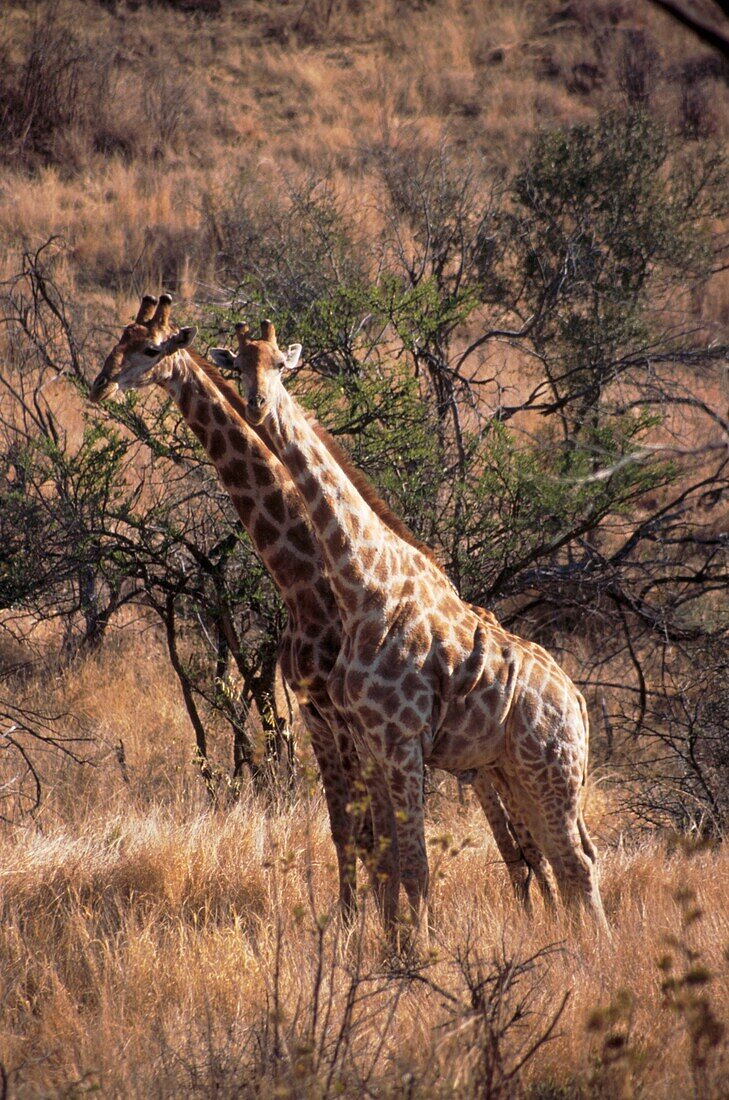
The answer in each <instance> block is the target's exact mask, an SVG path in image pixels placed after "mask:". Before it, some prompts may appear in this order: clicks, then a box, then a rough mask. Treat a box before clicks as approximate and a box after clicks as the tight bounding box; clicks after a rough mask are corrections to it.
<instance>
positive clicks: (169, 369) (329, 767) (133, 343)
mask: <svg viewBox="0 0 729 1100" xmlns="http://www.w3.org/2000/svg"><path fill="white" fill-rule="evenodd" d="M171 305H172V299H171V298H170V296H169V295H161V296H160V299H159V301H157V299H156V298H154V297H153V296H151V295H145V296H144V298H143V299H142V303H141V306H140V308H139V312H138V313H137V317H136V319H135V321H134V323H133V324H131V325H128V326H127V327H126V328H125V329H124V331H123V333H122V336H121V339H120V340H119V342H118V343H117V344H116V346H115V347H114V348H113V350H112V351H111V352H110V354H109V355H108V357H107V359H106V361H105V363H104V366H103V368H102V370H101V372H100V373H99V375H98V376H97V377H96V379H95V380H94V382H93V383H92V386H91V390H90V394H89V396H90V399H91V400H92V401H93V402H99V401H102V400H104V399H105V398H107V397H110V396H111V395H112V394H113V392H114V391H115V390H117V389H120V390H126V389H130V388H136V387H140V386H148V385H151V384H157V385H159V386H160V387H162V388H163V389H164V390H165V391H166V392H167V393H168V394H169V395H170V397H171V398H172V399H173V400H174V401H175V403H176V405H177V406H178V408H179V410H180V412H181V413H182V415H183V417H184V419H185V421H186V422H187V424H188V425H189V427H190V428H191V430H192V432H193V434H194V435H195V436H196V437H197V439H198V440H199V442H200V443H201V444H202V446H203V448H204V449H205V451H206V453H207V454H208V456H209V458H210V459H211V461H212V462H213V465H214V466H215V469H216V472H217V475H218V477H219V478H220V480H221V482H222V484H223V486H224V487H225V489H226V490H227V491H228V493H229V495H230V498H231V501H232V503H233V506H234V508H235V510H236V513H237V515H238V518H239V519H240V522H241V523H242V525H243V526H244V527H245V529H246V530H247V532H248V534H249V536H250V538H251V541H252V542H253V545H254V546H255V548H256V550H257V552H258V554H259V556H260V557H261V559H262V561H263V563H264V565H265V566H266V568H267V569H268V571H269V573H270V574H271V577H272V579H273V581H274V584H275V585H276V587H277V589H278V591H279V593H280V594H281V597H282V599H283V602H284V605H285V607H286V610H287V613H288V614H287V622H286V625H285V627H284V630H283V634H282V637H281V642H280V645H279V653H278V659H279V664H280V667H281V672H282V675H283V676H284V678H285V680H286V682H287V684H288V685H289V686H290V688H291V690H292V691H293V693H294V695H295V696H296V699H297V702H298V704H299V710H300V713H301V717H302V720H303V722H304V724H305V726H306V728H307V730H308V732H309V735H310V737H311V743H312V748H313V750H314V754H315V756H316V760H317V764H318V767H319V770H320V772H321V776H322V782H323V786H324V793H325V799H326V804H327V810H328V814H329V821H330V827H331V832H332V839H333V841H334V846H335V850H336V857H337V866H338V877H339V903H340V908H341V911H342V913H343V914H344V917H345V919H346V920H347V921H349V920H351V918H352V916H353V914H354V911H355V901H356V856H355V850H356V847H359V848H360V849H361V850H362V849H363V850H364V852H365V854H366V855H367V856H368V859H370V860H371V859H373V858H374V859H375V860H376V861H377V867H378V873H382V874H383V875H384V874H387V873H388V860H390V861H391V860H392V858H393V856H392V855H390V856H388V855H387V853H386V852H385V851H384V850H383V851H382V852H381V853H378V854H376V853H373V845H374V837H373V835H372V829H371V827H370V826H368V823H367V822H366V821H365V820H361V815H360V819H358V817H357V814H356V813H353V810H352V809H351V807H352V806H353V804H355V803H356V800H357V798H358V797H359V796H358V795H357V787H358V782H359V765H358V762H357V758H356V752H355V748H354V745H353V743H352V740H351V738H350V737H349V735H348V732H347V730H346V726H345V725H344V723H343V722H342V720H341V718H340V716H339V715H338V714H337V712H336V709H335V708H334V706H333V705H332V701H331V699H330V697H329V693H328V691H327V687H326V681H327V677H328V675H329V673H330V671H331V668H332V667H333V665H334V662H335V660H336V656H337V654H338V652H339V648H340V644H341V630H340V625H339V618H338V613H337V608H336V604H335V602H334V598H333V595H332V592H331V589H330V587H329V585H328V583H327V581H326V578H325V577H324V574H323V570H322V563H321V559H320V555H319V552H318V549H317V547H316V544H315V542H314V540H313V538H312V534H311V530H310V527H309V524H308V520H307V518H306V514H305V511H304V509H303V506H302V502H301V499H300V497H299V495H298V493H297V492H296V490H295V488H294V486H293V483H292V481H291V479H290V477H289V476H288V474H287V473H286V471H285V470H284V468H283V467H282V465H281V463H280V462H279V461H278V459H276V458H275V456H274V455H273V454H272V453H271V452H270V451H269V450H268V449H267V448H266V447H265V445H264V444H263V442H262V441H261V439H260V438H259V436H258V435H257V434H256V433H255V432H254V431H253V430H252V428H251V427H250V426H249V425H248V424H247V423H246V422H245V420H243V419H242V417H241V416H240V415H239V414H238V413H236V412H235V410H234V408H233V407H232V406H231V404H230V403H229V401H228V400H226V397H232V398H233V399H234V401H237V403H238V404H240V397H239V395H238V394H237V391H236V390H235V388H234V387H233V386H232V385H231V384H230V383H228V382H226V381H225V380H224V379H223V378H222V377H221V376H220V374H219V372H218V371H217V369H216V368H215V367H214V366H213V365H212V364H210V363H208V362H206V361H205V360H203V359H201V358H200V357H199V356H197V355H196V354H195V353H194V352H193V351H192V350H191V349H190V344H191V343H192V341H193V339H194V337H195V334H196V330H195V329H193V328H183V329H181V330H179V331H178V330H177V329H176V328H175V327H174V326H173V325H171V323H170V313H171ZM228 391H229V392H228ZM370 794H371V802H372V803H373V810H372V812H373V814H374V815H375V816H377V814H378V813H380V812H381V813H382V814H384V815H385V818H384V820H383V821H380V823H379V831H381V832H383V833H384V834H385V835H386V834H387V833H388V831H389V832H391V831H392V826H391V823H390V821H389V813H390V810H389V806H388V805H387V802H386V800H385V799H383V798H381V797H380V798H379V800H378V797H377V790H376V789H374V790H373V791H371V792H370Z"/></svg>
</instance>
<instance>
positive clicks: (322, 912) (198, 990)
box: [0, 634, 729, 1098]
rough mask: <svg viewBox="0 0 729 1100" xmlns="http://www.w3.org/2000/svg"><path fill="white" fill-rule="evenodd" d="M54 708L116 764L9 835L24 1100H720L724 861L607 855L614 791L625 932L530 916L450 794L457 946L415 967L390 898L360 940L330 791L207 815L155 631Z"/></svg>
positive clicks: (618, 891)
mask: <svg viewBox="0 0 729 1100" xmlns="http://www.w3.org/2000/svg"><path fill="white" fill-rule="evenodd" d="M42 691H43V692H44V696H43V698H44V699H45V703H46V705H53V706H55V707H56V708H57V709H60V708H62V707H68V708H73V709H74V710H75V712H76V713H80V714H82V715H83V719H84V723H85V729H86V731H87V732H88V733H91V734H93V735H94V736H95V737H96V739H97V744H98V750H97V752H96V754H95V755H94V756H93V763H92V765H88V766H86V767H81V766H79V765H70V764H64V765H58V766H55V767H50V766H49V767H47V768H46V771H45V775H44V782H45V784H46V790H45V794H46V797H45V801H44V805H43V808H42V810H41V811H40V813H39V815H38V817H37V819H36V820H35V821H34V822H33V821H29V822H26V823H22V822H21V823H18V824H17V825H16V826H15V827H12V828H10V827H6V829H5V831H4V833H3V835H2V838H1V840H0V897H1V899H2V900H1V902H0V907H1V909H2V914H1V919H0V987H1V994H0V1003H2V1006H3V1007H2V1024H1V1027H2V1032H1V1035H0V1063H1V1064H2V1066H3V1067H4V1072H5V1074H6V1079H7V1081H8V1087H9V1089H10V1092H9V1095H17V1096H22V1097H40V1096H51V1095H80V1094H81V1093H83V1092H84V1091H98V1092H100V1093H101V1095H104V1096H111V1097H114V1096H118V1097H122V1096H124V1097H127V1096H139V1097H149V1096H160V1097H168V1096H169V1097H172V1096H180V1095H191V1096H211V1095H216V1096H224V1097H228V1096H230V1097H232V1096H247V1095H260V1096H275V1095H277V1096H282V1095H291V1096H318V1095H362V1094H363V1093H365V1094H370V1095H411V1096H447V1095H448V1096H450V1095H453V1094H454V1093H455V1094H458V1095H463V1096H477V1095H502V1096H512V1095H514V1096H515V1095H531V1096H542V1097H543V1096H588V1095H601V1096H633V1095H635V1096H638V1095H642V1096H650V1097H656V1098H663V1097H665V1098H669V1097H671V1098H675V1097H679V1096H686V1097H688V1096H692V1095H703V1096H706V1097H714V1096H716V1097H718V1096H720V1095H721V1094H722V1088H723V1087H724V1085H725V1084H726V1081H727V1077H726V1073H727V1070H728V1069H729V1066H728V1065H727V1063H726V1060H723V1058H724V1056H723V1054H722V1050H721V1044H720V1043H719V1041H718V1040H717V1041H715V1040H714V1038H713V1036H714V1034H715V1031H712V1028H714V1029H718V1028H720V1026H721V1023H722V1021H726V1019H727V1009H728V1008H729V1005H728V1004H727V985H726V980H725V979H726V957H725V955H724V952H725V949H726V946H727V944H729V911H728V910H727V906H726V898H727V889H728V887H729V859H728V857H727V853H726V851H724V850H723V849H719V850H714V849H702V850H693V851H692V850H691V849H687V848H685V847H684V848H682V847H671V846H670V844H669V843H668V841H667V840H666V839H665V838H661V837H656V836H653V837H649V836H642V837H641V836H638V835H635V836H631V834H630V830H629V829H627V828H626V827H625V825H626V823H625V822H624V823H623V825H624V827H623V832H622V839H621V840H620V841H619V842H616V841H615V840H613V842H612V843H611V844H609V845H608V843H607V841H606V837H607V836H608V835H609V834H610V833H611V831H612V826H613V825H614V822H613V820H612V814H611V806H610V803H609V800H608V799H607V798H606V796H605V795H604V794H603V793H601V792H600V790H599V789H597V790H596V789H591V790H590V791H589V797H588V817H589V823H590V828H591V829H592V831H593V833H594V834H595V835H596V836H597V837H598V838H600V839H601V847H602V870H601V875H602V891H603V895H604V900H605V906H606V910H607V913H608V916H609V920H610V924H611V929H612V934H611V937H610V938H607V937H603V938H598V937H596V935H595V932H594V929H592V928H587V927H581V928H579V929H572V928H570V927H569V925H568V923H567V922H566V921H565V919H564V917H563V916H558V917H556V918H554V917H549V916H548V915H547V914H545V913H544V912H543V911H542V909H541V907H539V906H538V907H537V911H536V913H535V915H534V916H532V917H527V916H526V915H525V914H524V913H522V912H521V911H519V910H518V908H517V906H516V903H515V901H514V899H513V897H512V895H511V892H510V887H509V883H508V876H507V874H506V872H505V869H504V867H503V866H502V865H501V864H500V862H499V859H498V853H497V851H496V849H495V846H494V844H493V841H492V839H491V837H490V834H489V833H488V831H487V829H486V828H485V823H484V821H483V818H482V816H481V814H480V811H479V810H478V808H477V806H476V805H475V804H474V802H473V800H472V799H471V798H470V797H468V796H466V797H465V799H463V800H461V799H460V798H459V796H458V792H457V790H456V787H455V784H453V783H452V781H450V780H448V781H445V782H441V781H439V780H438V778H437V777H434V781H433V784H432V786H433V789H432V791H431V795H430V799H429V820H428V838H429V848H430V859H431V868H432V870H433V905H434V913H435V922H436V931H435V935H434V940H433V947H434V951H433V953H432V955H429V956H422V957H418V956H414V957H411V958H407V957H406V958H405V959H400V960H393V959H392V958H390V957H388V952H387V949H386V947H385V944H384V940H383V937H382V934H381V930H380V928H379V925H378V922H377V920H376V918H375V915H374V913H373V906H372V904H371V900H370V899H369V898H367V896H366V892H365V893H364V894H363V895H362V910H363V915H362V919H361V921H360V924H359V926H358V927H357V928H356V929H355V930H354V931H353V932H351V933H350V934H349V935H346V934H345V933H344V932H343V930H342V929H341V927H340V925H339V923H338V920H337V918H336V914H335V913H334V906H335V899H336V893H337V880H336V866H335V858H334V850H333V846H332V843H331V840H330V838H329V834H328V824H327V819H326V812H325V808H324V805H323V800H322V798H321V795H320V794H319V793H318V791H317V789H316V787H315V786H314V785H312V784H308V783H307V782H306V781H305V780H304V779H302V781H301V782H300V784H299V787H298V790H297V793H296V794H295V796H294V797H292V799H291V800H290V801H282V802H281V803H280V804H279V805H277V806H274V807H272V806H271V805H270V804H267V803H266V802H265V801H262V800H260V798H258V797H257V796H255V795H254V794H253V793H251V792H250V791H246V792H244V794H243V796H242V798H241V800H240V802H239V803H238V804H237V805H235V806H233V807H232V808H230V809H228V810H222V809H219V810H211V809H209V808H207V806H206V802H205V798H204V794H203V790H204V788H203V784H202V781H201V779H200V777H199V776H198V774H197V772H196V768H195V765H194V762H193V759H192V751H191V750H192V737H191V735H190V731H189V730H188V728H187V725H186V720H185V716H184V712H183V710H182V707H181V704H180V702H179V700H178V699H177V693H176V690H175V686H174V684H173V683H172V682H171V680H170V679H169V675H168V674H167V673H166V672H165V671H164V669H163V667H162V666H161V665H160V662H159V660H158V658H157V656H156V653H155V645H154V640H153V638H152V639H151V638H150V636H149V634H143V635H141V636H140V637H139V638H138V641H137V642H136V643H133V644H132V643H129V642H126V643H124V644H119V643H116V642H114V641H112V642H111V643H110V644H109V645H108V646H107V647H106V649H105V650H104V651H102V653H101V654H100V655H97V656H96V657H95V658H93V659H89V660H87V661H86V662H84V663H83V664H82V665H80V666H79V667H78V668H77V669H76V671H74V672H73V673H71V674H68V675H66V676H63V677H61V678H60V679H58V680H57V682H56V686H55V688H52V689H51V690H50V692H49V689H48V681H47V679H46V682H45V686H42V681H40V680H39V681H35V682H34V681H33V679H32V678H31V679H26V681H25V683H24V684H23V683H21V682H19V684H18V692H19V695H22V693H25V694H24V696H23V697H24V698H25V699H26V700H27V702H28V705H31V704H33V705H38V703H39V701H40V698H41V694H40V693H41V692H42ZM120 741H122V742H123V744H124V747H125V765H124V768H122V767H121V766H120V764H119V760H118V758H117V755H116V753H115V751H114V749H115V746H116V745H118V743H119V742H120ZM218 748H219V749H220V750H221V751H222V748H223V746H219V747H218ZM302 752H303V756H302V761H301V762H302V767H303V768H304V769H306V766H307V755H306V752H305V751H304V750H302ZM666 955H671V956H672V957H673V960H674V965H673V970H669V969H666V963H665V961H664V962H663V963H662V965H663V966H664V969H663V970H662V969H660V966H659V963H660V962H661V959H662V957H663V956H666ZM701 968H705V972H704V970H702V969H701ZM692 971H693V973H694V978H693V979H691V981H689V983H688V984H685V983H684V984H682V985H679V987H678V989H677V992H674V993H673V994H672V993H670V991H669V992H663V991H662V989H661V983H662V982H665V980H666V978H667V977H671V976H675V977H678V978H682V977H684V976H685V975H686V974H690V972H692ZM692 982H693V984H692ZM565 998H566V999H565ZM692 998H693V1000H692ZM699 999H701V1000H702V1001H703V1000H705V1002H706V1005H707V1006H708V1017H707V1016H706V1015H704V1017H702V1016H701V1012H702V1011H703V1010H701V1009H699V1008H697V1007H696V1003H697V1002H698V1000H699ZM695 1002H696V1003H695ZM677 1005H678V1007H677ZM562 1006H563V1007H562ZM560 1008H561V1009H562V1010H561V1013H559V1016H558V1019H556V1021H555V1017H556V1016H557V1015H558V1012H559V1010H560ZM553 1023H554V1026H553V1029H551V1028H552V1024H553ZM550 1029H551V1030H550ZM540 1037H546V1038H545V1041H544V1043H543V1044H542V1045H540V1044H539V1039H540ZM535 1044H536V1046H537V1049H536V1050H535V1052H534V1053H533V1055H532V1056H531V1057H530V1058H528V1059H527V1061H526V1064H525V1065H524V1067H523V1068H522V1069H521V1070H519V1071H518V1073H516V1075H515V1076H514V1078H513V1079H510V1078H509V1074H510V1072H511V1071H512V1070H513V1069H514V1068H515V1067H517V1066H518V1064H519V1061H520V1059H521V1058H522V1057H523V1056H524V1055H525V1054H528V1053H529V1050H530V1048H531V1046H532V1045H535ZM702 1044H703V1045H702ZM485 1075H486V1076H485ZM489 1075H490V1076H489ZM487 1077H488V1079H489V1080H490V1082H491V1084H490V1085H489V1087H490V1088H491V1089H492V1091H491V1093H488V1092H484V1091H483V1090H484V1087H485V1086H484V1081H485V1080H486V1078H487Z"/></svg>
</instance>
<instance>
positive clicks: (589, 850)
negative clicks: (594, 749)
mask: <svg viewBox="0 0 729 1100" xmlns="http://www.w3.org/2000/svg"><path fill="white" fill-rule="evenodd" d="M577 696H578V698H579V700H580V711H581V712H582V722H583V725H584V727H585V758H584V760H583V762H582V786H583V787H584V786H585V785H586V783H587V757H588V750H589V745H590V716H589V715H588V713H587V703H586V702H585V700H584V697H583V695H582V692H579V691H578V693H577ZM577 829H578V831H579V834H580V843H581V844H582V850H583V852H584V853H585V855H586V856H587V858H588V859H589V860H590V861H591V862H592V863H595V862H596V861H597V849H596V847H595V845H594V844H593V843H592V840H591V839H590V835H589V833H588V832H587V826H586V825H585V818H584V817H583V814H582V807H580V808H579V810H578V812H577Z"/></svg>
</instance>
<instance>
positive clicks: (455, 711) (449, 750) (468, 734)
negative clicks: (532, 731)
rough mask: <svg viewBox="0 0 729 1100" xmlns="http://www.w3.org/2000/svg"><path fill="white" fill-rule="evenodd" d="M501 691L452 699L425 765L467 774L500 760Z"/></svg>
mask: <svg viewBox="0 0 729 1100" xmlns="http://www.w3.org/2000/svg"><path fill="white" fill-rule="evenodd" d="M501 701H502V697H501V692H500V690H499V689H498V688H497V687H494V688H493V689H492V690H489V689H487V690H485V691H480V692H473V693H472V694H471V695H468V696H467V697H466V698H465V699H454V700H452V701H451V703H450V706H449V707H448V709H447V711H446V714H445V718H444V721H443V724H442V725H441V728H440V729H439V730H438V732H437V734H436V736H435V738H434V739H433V745H432V748H431V750H430V752H429V754H428V756H427V758H426V759H427V762H428V763H429V764H430V765H432V766H433V767H436V768H442V769H443V770H444V771H450V772H456V773H457V772H467V771H470V770H471V769H473V768H482V767H489V766H490V765H493V764H495V763H497V762H501V761H503V758H504V753H505V750H506V732H505V730H506V724H505V721H504V718H505V717H506V716H505V715H504V709H503V706H499V703H500V702H501Z"/></svg>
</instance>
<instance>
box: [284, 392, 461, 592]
mask: <svg viewBox="0 0 729 1100" xmlns="http://www.w3.org/2000/svg"><path fill="white" fill-rule="evenodd" d="M304 415H305V416H306V419H307V420H308V421H309V424H310V425H311V428H312V430H313V431H314V433H315V435H316V436H317V437H318V439H319V441H320V442H321V443H323V444H324V446H325V447H326V449H327V450H328V451H329V454H330V455H331V456H332V458H333V459H334V461H335V462H336V463H337V465H338V466H339V467H340V469H341V470H342V472H343V473H345V474H346V475H347V477H348V478H349V480H350V481H351V482H352V484H353V485H354V487H355V489H356V490H357V492H358V493H359V495H360V496H361V497H362V499H363V500H364V501H365V503H366V504H368V505H369V506H370V508H371V509H372V511H373V512H374V513H375V515H376V516H377V517H378V518H379V519H381V520H382V522H383V523H384V524H385V526H386V527H389V529H390V530H391V531H392V532H393V534H395V535H397V536H398V538H401V539H402V540H403V542H407V543H408V544H409V545H410V546H412V547H414V548H415V549H416V550H419V551H420V553H421V554H423V555H424V557H426V558H428V560H429V561H432V562H433V564H434V565H435V566H436V567H437V568H438V569H439V570H440V571H441V572H443V566H442V565H441V563H440V562H439V561H438V558H437V556H436V553H435V550H433V549H432V547H430V546H428V545H427V543H425V542H421V540H420V539H419V538H417V536H416V535H414V534H413V532H412V531H411V530H410V528H409V527H408V526H407V524H405V523H404V522H403V521H402V520H401V519H400V517H399V516H397V515H396V514H395V513H394V512H393V510H392V508H390V506H389V504H387V503H386V502H385V501H384V500H383V499H382V497H381V496H380V494H379V493H378V491H377V489H375V487H374V485H373V484H372V482H371V481H370V479H369V478H368V477H367V475H366V474H363V473H362V471H361V470H360V469H359V468H358V467H357V466H355V464H354V462H353V461H352V459H351V457H350V456H349V455H348V454H347V452H346V451H345V449H344V447H342V446H341V444H340V443H338V442H337V440H336V439H335V438H334V436H333V435H331V433H330V432H328V431H327V429H326V428H325V427H324V426H323V425H322V424H320V423H319V421H318V420H317V419H316V417H315V416H314V415H313V413H309V412H304Z"/></svg>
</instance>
